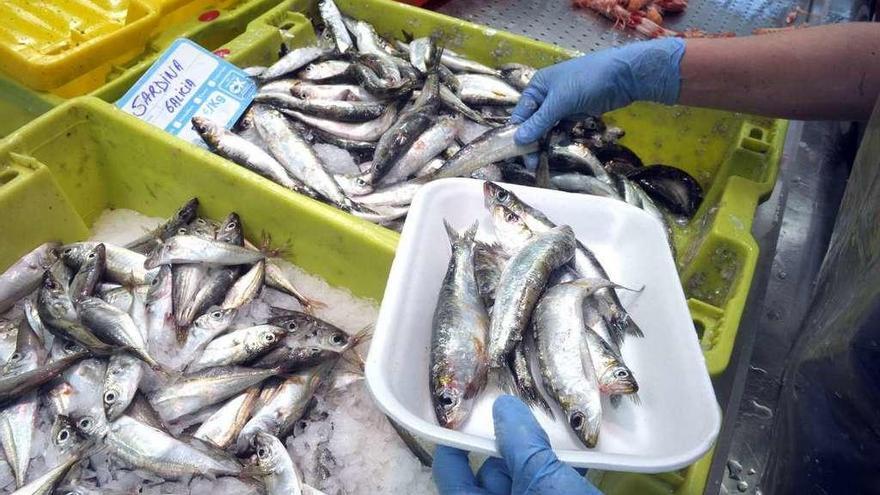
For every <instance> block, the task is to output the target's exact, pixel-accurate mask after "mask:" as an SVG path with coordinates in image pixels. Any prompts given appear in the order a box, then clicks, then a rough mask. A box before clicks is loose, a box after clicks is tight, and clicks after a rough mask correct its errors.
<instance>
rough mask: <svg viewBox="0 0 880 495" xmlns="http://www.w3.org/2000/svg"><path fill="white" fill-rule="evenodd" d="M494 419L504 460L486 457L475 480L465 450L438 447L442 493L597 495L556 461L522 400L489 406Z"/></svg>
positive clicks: (505, 398) (436, 477)
mask: <svg viewBox="0 0 880 495" xmlns="http://www.w3.org/2000/svg"><path fill="white" fill-rule="evenodd" d="M492 417H493V419H494V423H495V441H496V444H497V445H498V450H499V451H500V452H501V456H502V457H503V459H499V458H497V457H492V458H489V459H487V460H486V462H484V463H483V465H482V466H481V467H480V469H479V471H478V472H477V474H476V476H475V475H474V473H473V472H472V471H471V467H470V464H469V462H468V454H467V452H465V451H463V450H459V449H454V448H451V447H444V446H438V447H437V450H436V452H435V453H434V464H433V472H434V482H435V483H436V485H437V490H438V492H439V493H440V495H460V494H484V495H485V494H489V495H508V494H516V495H519V494H524V493H529V494H534V495H550V494H554V495H556V494H559V495H601V493H600V492H599V490H597V489H596V488H595V487H594V486H593V485H591V484H590V483H589V482H588V481H587V480H586V479H585V478H584V477H583V476H582V475H580V474H578V472H577V471H575V470H574V469H573V468H572V467H570V466H568V465H566V464H563V463H562V462H560V461H559V459H557V458H556V455H555V454H554V453H553V450H552V448H551V447H550V441H549V439H548V438H547V434H546V433H545V432H544V430H543V429H541V426H540V425H539V424H538V422H537V421H536V420H535V417H534V416H533V415H532V413H531V411H529V408H528V407H527V406H526V405H525V404H523V402H522V401H521V400H519V399H517V398H515V397H512V396H510V395H502V396H500V397H499V398H498V399H496V400H495V404H494V405H493V407H492Z"/></svg>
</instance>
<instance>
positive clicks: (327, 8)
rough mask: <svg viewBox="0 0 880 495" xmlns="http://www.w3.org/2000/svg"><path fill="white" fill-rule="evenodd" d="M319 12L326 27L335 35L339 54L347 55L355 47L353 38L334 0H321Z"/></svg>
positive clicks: (334, 38) (334, 39)
mask: <svg viewBox="0 0 880 495" xmlns="http://www.w3.org/2000/svg"><path fill="white" fill-rule="evenodd" d="M318 12H319V13H320V14H321V19H322V20H323V21H324V26H325V27H326V28H327V29H329V30H330V33H331V34H332V35H333V41H334V42H335V43H336V49H337V50H339V53H342V54H345V53H346V52H347V51H348V50H350V49H351V48H352V47H353V46H354V42H353V41H352V40H351V36H350V35H349V34H348V29H346V27H345V24H344V23H343V22H342V13H340V12H339V7H337V6H336V4H335V3H334V2H333V0H319V1H318Z"/></svg>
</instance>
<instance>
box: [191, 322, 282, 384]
mask: <svg viewBox="0 0 880 495" xmlns="http://www.w3.org/2000/svg"><path fill="white" fill-rule="evenodd" d="M285 334H286V331H285V330H284V329H283V328H280V327H277V326H274V325H257V326H254V327H247V328H240V329H238V330H234V331H232V332H229V333H227V334H225V335H222V336H220V337H217V338H216V339H214V340H212V341H211V342H210V343H209V344H208V345H207V346H205V349H204V351H202V354H201V356H199V357H198V358H197V359H195V360H194V361H193V362H192V363H190V365H189V366H188V367H187V372H189V373H192V372H196V371H201V370H203V369H206V368H211V367H215V366H228V365H232V364H241V363H246V362H248V361H251V360H253V359H256V358H258V357H260V356H261V355H262V354H264V353H266V352H268V351H269V350H270V349H272V348H273V347H275V346H277V345H279V344H280V343H281V341H282V339H283V337H284V336H285Z"/></svg>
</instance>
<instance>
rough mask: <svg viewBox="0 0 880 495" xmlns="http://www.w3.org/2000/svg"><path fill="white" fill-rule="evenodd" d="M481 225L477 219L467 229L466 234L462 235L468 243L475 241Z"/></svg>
mask: <svg viewBox="0 0 880 495" xmlns="http://www.w3.org/2000/svg"><path fill="white" fill-rule="evenodd" d="M479 227H480V222H479V221H477V220H475V221H474V223H472V224H471V226H470V227H468V228H467V230H465V231H464V234H463V235H462V236H461V237H462V239H464V240H465V241H467V242H468V243H473V242H474V239H476V237H477V229H478V228H479Z"/></svg>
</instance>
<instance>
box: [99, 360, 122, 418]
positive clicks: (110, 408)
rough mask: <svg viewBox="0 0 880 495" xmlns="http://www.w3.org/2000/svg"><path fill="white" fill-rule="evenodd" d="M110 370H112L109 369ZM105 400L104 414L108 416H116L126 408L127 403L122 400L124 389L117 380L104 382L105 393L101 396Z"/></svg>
mask: <svg viewBox="0 0 880 495" xmlns="http://www.w3.org/2000/svg"><path fill="white" fill-rule="evenodd" d="M107 371H108V372H110V370H107ZM101 398H102V401H103V402H104V414H106V415H107V417H108V418H116V417H118V416H119V415H120V414H122V411H123V410H124V409H125V403H124V401H123V400H122V390H121V389H120V387H119V385H118V384H117V383H116V382H115V380H113V379H110V380H108V381H107V382H105V383H104V393H103V395H102V396H101Z"/></svg>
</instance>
